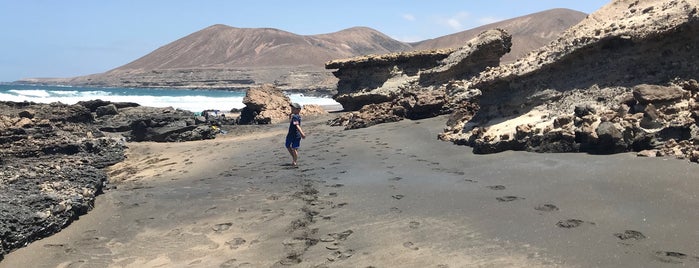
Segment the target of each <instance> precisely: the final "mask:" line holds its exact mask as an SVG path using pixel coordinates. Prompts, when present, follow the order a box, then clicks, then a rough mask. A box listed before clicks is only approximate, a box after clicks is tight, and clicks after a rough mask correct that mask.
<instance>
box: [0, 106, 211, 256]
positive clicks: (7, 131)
mask: <svg viewBox="0 0 699 268" xmlns="http://www.w3.org/2000/svg"><path fill="white" fill-rule="evenodd" d="M217 133H218V132H217V131H215V129H214V128H212V127H211V126H210V122H207V121H206V120H205V119H204V118H203V117H201V116H199V117H197V116H195V115H194V114H193V113H191V112H188V111H182V110H175V109H172V108H152V107H141V106H138V105H137V104H134V103H112V102H107V101H101V100H92V101H86V102H80V103H78V104H75V105H66V104H61V103H52V104H38V103H30V102H21V103H16V102H0V164H1V165H2V169H1V170H0V189H2V191H0V241H1V242H0V259H2V255H3V254H5V253H7V252H9V251H11V250H13V249H16V248H18V247H22V246H24V245H26V244H27V243H29V242H32V241H34V240H37V239H41V238H43V237H46V236H49V235H51V234H54V233H56V232H58V231H60V230H61V229H63V228H64V227H66V226H67V225H68V224H70V223H71V222H72V221H73V220H75V219H77V218H78V217H79V216H80V215H82V214H85V213H87V211H89V210H90V209H91V208H92V207H93V206H94V200H95V196H97V195H99V194H100V193H101V192H102V189H103V187H104V186H105V184H106V183H107V175H106V173H105V171H104V170H103V168H105V167H108V166H111V165H113V164H116V163H118V162H120V161H122V160H123V159H124V157H125V156H124V150H125V148H126V147H125V143H124V142H125V141H126V140H128V141H158V142H167V141H190V140H201V139H212V138H214V137H215V135H216V134H217Z"/></svg>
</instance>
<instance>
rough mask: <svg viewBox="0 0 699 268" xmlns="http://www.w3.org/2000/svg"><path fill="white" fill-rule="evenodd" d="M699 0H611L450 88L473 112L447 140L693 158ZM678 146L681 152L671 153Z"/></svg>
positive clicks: (456, 122)
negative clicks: (537, 45) (516, 56)
mask: <svg viewBox="0 0 699 268" xmlns="http://www.w3.org/2000/svg"><path fill="white" fill-rule="evenodd" d="M697 5H698V3H697V1H693V0H691V1H680V0H673V1H656V0H639V1H622V0H619V1H613V2H611V3H609V4H608V5H606V6H605V7H603V8H601V9H600V10H598V11H596V12H594V13H593V14H591V15H589V16H588V18H586V19H585V20H583V21H582V22H581V23H580V24H578V25H576V26H574V27H572V28H571V29H569V30H568V31H566V32H564V33H563V34H562V35H561V36H559V38H558V39H556V40H555V41H553V42H552V43H551V44H549V45H547V46H545V47H543V48H541V49H538V50H535V51H533V52H532V53H530V54H529V55H528V56H526V57H524V58H522V59H520V60H518V61H516V62H514V63H511V64H506V65H502V66H498V67H495V68H490V69H488V70H486V71H484V72H482V73H481V74H480V75H478V76H476V77H474V78H471V79H465V80H457V81H454V82H452V83H451V84H449V85H448V86H446V87H445V89H446V90H447V95H448V96H449V98H450V99H452V100H453V101H455V102H456V103H462V104H463V103H476V104H477V105H478V106H479V107H480V109H478V110H477V111H476V112H475V113H474V114H470V115H465V116H457V117H455V118H452V120H450V122H449V124H448V127H447V130H446V131H445V132H444V133H443V134H442V135H440V138H441V139H444V140H449V141H453V142H455V143H458V144H466V145H470V146H474V151H475V152H479V153H491V152H499V151H503V150H530V151H540V152H574V151H587V152H594V153H615V152H621V151H631V150H635V151H641V150H651V151H650V152H649V151H646V152H644V155H664V154H672V155H677V156H678V157H689V158H692V159H695V160H696V157H693V155H696V153H695V152H696V142H697V134H696V133H697V132H698V131H697V129H698V127H697V124H696V120H697V113H698V112H697V104H696V103H697V99H698V96H697V90H696V88H697V87H696V79H697V76H699V66H697V65H696V64H695V63H696V62H697V60H699V46H698V45H697V44H698V43H699V37H698V36H699V14H697V13H698V12H697ZM668 147H672V148H674V149H667V148H668Z"/></svg>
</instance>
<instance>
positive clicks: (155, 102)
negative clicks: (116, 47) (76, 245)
mask: <svg viewBox="0 0 699 268" xmlns="http://www.w3.org/2000/svg"><path fill="white" fill-rule="evenodd" d="M288 96H289V98H291V101H292V102H297V103H299V104H301V105H306V104H318V105H338V103H337V102H335V101H334V100H333V99H332V98H329V97H311V96H304V95H303V94H289V95H288ZM244 97H245V91H226V90H188V89H167V88H96V87H72V86H44V85H18V84H0V101H14V102H23V101H30V102H38V103H53V102H60V103H64V104H75V103H77V102H79V101H88V100H96V99H100V100H104V101H111V102H134V103H138V104H140V105H142V106H151V107H173V108H176V109H182V110H189V111H192V112H201V111H204V110H209V109H212V110H221V111H230V110H231V109H241V108H243V107H245V105H244V104H243V98H244Z"/></svg>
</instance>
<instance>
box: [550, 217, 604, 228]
mask: <svg viewBox="0 0 699 268" xmlns="http://www.w3.org/2000/svg"><path fill="white" fill-rule="evenodd" d="M582 224H591V225H595V223H594V222H589V221H583V220H578V219H567V220H562V221H559V222H557V223H556V226H558V227H561V228H566V229H570V228H576V227H579V226H580V225H582Z"/></svg>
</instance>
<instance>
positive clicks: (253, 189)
mask: <svg viewBox="0 0 699 268" xmlns="http://www.w3.org/2000/svg"><path fill="white" fill-rule="evenodd" d="M445 120H446V119H445V118H443V117H442V118H435V119H428V120H421V121H409V120H406V121H403V122H398V123H391V124H384V125H379V126H374V127H371V128H368V129H360V130H352V131H343V130H341V129H340V128H331V127H328V126H325V125H324V124H323V122H324V121H323V120H317V121H314V122H308V123H306V125H305V126H304V130H305V132H306V134H307V135H308V136H309V137H308V138H307V139H306V140H304V141H302V149H301V151H300V154H301V160H300V167H299V168H298V169H293V168H290V167H288V166H286V164H287V163H288V162H290V157H289V156H288V153H287V152H286V149H284V148H283V147H282V146H283V140H284V135H285V128H286V126H285V125H276V126H272V127H261V128H262V129H264V132H257V133H248V134H245V135H243V136H240V137H233V136H234V134H233V133H231V134H229V135H226V136H224V137H221V138H218V139H216V140H210V141H203V142H188V143H170V144H156V143H140V144H130V145H129V146H130V148H131V149H130V154H129V156H128V159H127V160H126V162H124V163H121V164H119V165H117V166H115V167H114V168H112V172H113V173H112V175H113V179H114V180H115V181H117V182H115V183H113V184H112V186H114V185H116V187H117V188H116V189H112V190H108V191H106V193H105V194H104V195H102V196H100V197H99V198H98V200H97V204H96V208H95V209H94V210H93V211H91V212H90V213H89V214H88V215H85V216H83V217H81V218H80V219H79V220H78V221H76V222H74V223H73V224H72V225H70V226H69V227H68V228H67V229H65V230H64V231H62V232H61V233H59V234H57V235H54V236H52V237H49V238H46V239H43V240H40V241H37V242H35V243H33V244H31V245H29V246H27V247H26V248H22V249H20V250H17V251H15V252H13V253H11V254H8V255H7V256H6V258H5V260H3V261H2V262H0V267H277V266H286V265H296V266H297V267H316V266H318V267H324V266H323V265H326V266H329V267H369V266H373V267H474V266H476V267H664V266H666V267H678V266H682V265H684V266H686V267H697V266H699V243H697V241H699V232H697V226H699V198H697V193H699V179H698V178H699V175H697V174H699V165H697V164H692V163H689V162H688V161H686V160H675V159H662V158H637V157H635V156H634V155H633V154H617V155H611V156H591V155H586V154H534V153H525V152H504V153H499V154H492V155H473V154H472V153H470V148H468V147H462V146H455V145H452V144H450V143H446V142H441V141H438V140H437V139H436V135H437V133H438V132H440V131H441V129H442V127H443V122H444V121H445Z"/></svg>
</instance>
